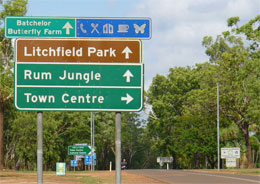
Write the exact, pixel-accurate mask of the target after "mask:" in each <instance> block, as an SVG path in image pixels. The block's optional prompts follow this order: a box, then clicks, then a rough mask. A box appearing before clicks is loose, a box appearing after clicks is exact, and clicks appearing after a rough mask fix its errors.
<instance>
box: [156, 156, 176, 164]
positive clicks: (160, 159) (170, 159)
mask: <svg viewBox="0 0 260 184" xmlns="http://www.w3.org/2000/svg"><path fill="white" fill-rule="evenodd" d="M171 162H173V157H157V163H171Z"/></svg>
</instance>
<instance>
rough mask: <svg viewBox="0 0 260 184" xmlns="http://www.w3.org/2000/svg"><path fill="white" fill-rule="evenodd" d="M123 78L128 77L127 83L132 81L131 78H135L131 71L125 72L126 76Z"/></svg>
mask: <svg viewBox="0 0 260 184" xmlns="http://www.w3.org/2000/svg"><path fill="white" fill-rule="evenodd" d="M123 77H126V82H130V80H131V78H130V77H134V76H133V74H132V73H131V72H130V71H129V70H127V71H126V72H125V74H124V75H123Z"/></svg>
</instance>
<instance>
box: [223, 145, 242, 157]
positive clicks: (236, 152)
mask: <svg viewBox="0 0 260 184" xmlns="http://www.w3.org/2000/svg"><path fill="white" fill-rule="evenodd" d="M221 158H240V148H239V147H233V148H221Z"/></svg>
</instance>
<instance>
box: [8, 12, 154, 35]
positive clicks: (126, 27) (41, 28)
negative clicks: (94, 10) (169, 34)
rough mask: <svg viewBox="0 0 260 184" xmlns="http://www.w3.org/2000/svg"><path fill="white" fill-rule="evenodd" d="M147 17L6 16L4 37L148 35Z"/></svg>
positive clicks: (149, 27) (148, 22) (149, 21)
mask: <svg viewBox="0 0 260 184" xmlns="http://www.w3.org/2000/svg"><path fill="white" fill-rule="evenodd" d="M151 29H152V26H151V19H150V18H75V17H15V16H8V17H6V18H5V36H6V37H8V38H17V37H45V38H138V39H150V38H151Z"/></svg>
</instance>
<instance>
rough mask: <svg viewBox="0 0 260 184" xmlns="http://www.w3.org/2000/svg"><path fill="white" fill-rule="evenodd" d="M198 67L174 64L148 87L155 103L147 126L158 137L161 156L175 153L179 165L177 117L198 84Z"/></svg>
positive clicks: (151, 102) (175, 160) (151, 98)
mask: <svg viewBox="0 0 260 184" xmlns="http://www.w3.org/2000/svg"><path fill="white" fill-rule="evenodd" d="M198 87H199V86H198V82H197V79H196V77H195V70H193V69H192V68H190V67H186V68H185V67H179V68H177V67H176V68H171V69H170V73H169V74H168V75H167V77H165V76H161V75H157V76H156V77H155V78H154V79H153V82H152V85H151V86H150V88H149V91H148V102H149V103H150V104H151V105H152V113H151V114H150V116H149V123H148V130H149V131H150V134H152V135H153V138H154V140H155V145H154V148H156V149H157V150H160V155H158V156H173V158H174V167H175V168H177V167H178V165H177V159H178V155H177V151H176V150H177V148H176V145H175V142H174V133H175V130H176V128H177V127H176V123H177V120H176V119H177V118H178V117H181V116H182V115H183V112H184V104H185V102H186V101H187V98H188V93H189V92H190V91H191V90H193V89H196V88H198Z"/></svg>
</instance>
